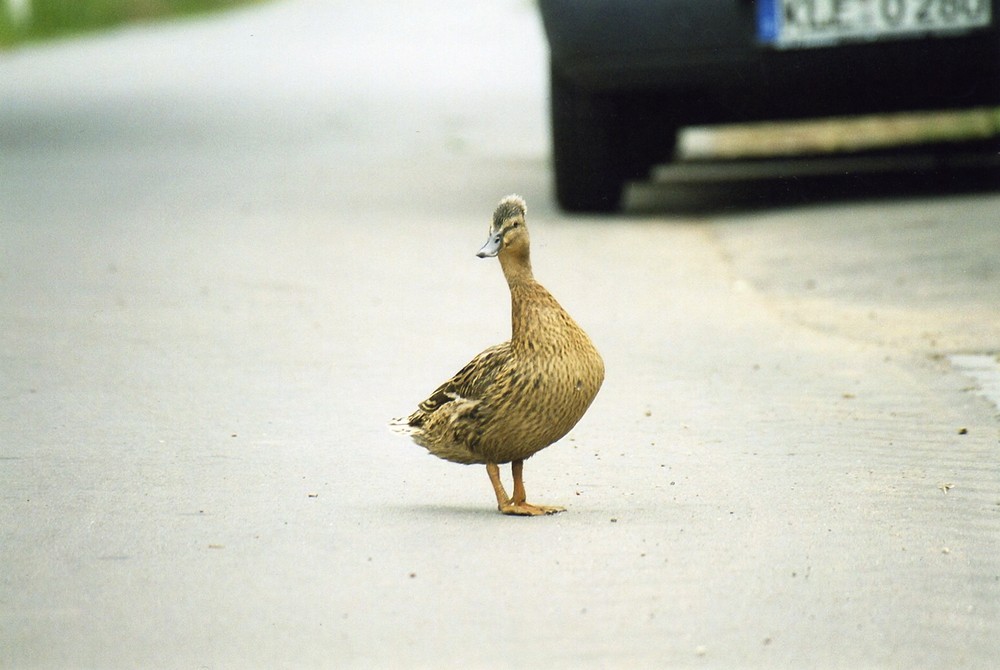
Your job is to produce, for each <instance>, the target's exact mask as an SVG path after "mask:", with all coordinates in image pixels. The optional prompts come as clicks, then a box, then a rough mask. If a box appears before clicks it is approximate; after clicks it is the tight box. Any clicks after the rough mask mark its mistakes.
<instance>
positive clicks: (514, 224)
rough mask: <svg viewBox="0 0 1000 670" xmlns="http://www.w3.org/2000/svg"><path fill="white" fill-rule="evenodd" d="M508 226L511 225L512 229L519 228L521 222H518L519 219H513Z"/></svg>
mask: <svg viewBox="0 0 1000 670" xmlns="http://www.w3.org/2000/svg"><path fill="white" fill-rule="evenodd" d="M510 227H511V228H512V229H513V228H520V227H521V222H520V221H515V222H514V223H512V224H511V225H510Z"/></svg>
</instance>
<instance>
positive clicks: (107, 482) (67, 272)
mask: <svg viewBox="0 0 1000 670" xmlns="http://www.w3.org/2000/svg"><path fill="white" fill-rule="evenodd" d="M369 4H370V3H369ZM544 59H545V50H544V42H543V40H542V36H541V32H540V27H539V24H538V21H537V17H536V16H535V14H534V11H533V7H532V5H531V3H528V2H520V1H511V2H502V3H492V4H490V5H489V6H488V7H484V8H477V9H476V10H475V11H468V10H467V8H464V7H463V10H462V11H456V10H455V7H454V6H453V5H451V4H449V3H444V2H423V3H419V4H411V5H407V6H406V7H405V8H403V7H396V6H392V7H390V6H380V7H376V8H372V7H370V6H368V5H365V4H364V3H341V2H325V1H324V2H320V1H319V0H298V1H289V2H279V3H273V4H268V5H265V6H261V7H258V8H254V9H251V10H247V11H243V12H237V13H233V14H228V15H224V16H219V17H214V18H211V19H207V20H201V21H197V22H187V23H180V24H174V25H166V26H157V27H146V28H136V29H130V30H125V31H121V32H116V33H113V34H110V35H106V36H101V37H97V38H88V39H81V40H73V41H67V42H60V43H55V44H49V45H44V46H40V47H33V48H29V49H24V50H21V51H17V52H14V53H7V54H2V55H0V90H2V91H4V94H3V96H2V97H0V149H2V154H0V218H2V226H0V288H2V290H0V322H2V323H3V328H2V331H0V366H2V367H0V426H2V431H0V492H2V493H0V501H2V502H0V565H2V566H3V569H2V570H0V667H4V668H8V667H9V668H67V667H94V668H136V667H150V668H154V667H155V668H163V667H177V668H192V667H212V668H223V667H232V668H246V667H261V668H264V667H463V668H465V667H483V668H493V667H495V668H502V667H511V666H515V665H523V666H527V667H553V668H579V667H789V668H793V667H794V668H799V667H851V668H857V667H898V668H910V667H942V666H948V667H968V668H977V667H982V668H985V667H990V666H992V665H993V663H994V661H995V657H996V655H997V653H998V652H1000V540H998V538H1000V468H998V467H997V456H998V447H1000V445H998V437H1000V424H998V418H997V411H998V410H997V407H996V406H994V405H993V404H992V403H991V402H990V400H989V398H988V397H985V396H983V395H980V394H978V393H976V386H977V384H976V382H974V381H973V380H972V379H971V378H969V377H967V376H965V375H964V374H962V373H961V372H960V371H959V370H956V369H955V368H953V367H952V365H951V363H950V359H949V355H950V354H953V353H958V352H961V353H967V354H968V353H971V354H989V353H995V352H996V351H998V350H1000V323H998V318H1000V317H998V310H996V307H995V306H996V305H997V304H998V303H997V299H998V298H1000V296H998V291H1000V289H998V286H1000V282H998V281H997V277H998V270H1000V268H998V261H997V257H996V253H995V250H996V249H997V248H1000V246H998V243H1000V239H998V236H1000V227H998V226H997V225H996V212H997V211H1000V208H998V205H1000V196H998V195H997V194H995V193H979V194H968V195H950V196H947V197H942V196H924V197H922V196H921V195H920V194H919V193H910V194H909V195H907V196H906V197H904V198H901V199H887V198H876V199H874V200H872V199H869V200H865V201H863V202H856V201H852V200H850V199H847V200H844V199H835V200H833V201H829V200H828V201H819V202H806V203H802V202H797V203H795V204H794V205H793V204H792V203H790V202H787V201H786V202H784V203H779V204H776V205H772V206H769V207H763V208H756V207H755V208H750V209H747V208H741V207H736V208H735V209H732V210H730V209H727V208H725V207H723V208H719V209H716V210H714V211H712V212H708V213H702V214H690V213H676V212H674V213H671V212H669V211H660V212H659V213H656V212H653V213H647V214H642V213H638V214H633V215H631V216H627V217H618V218H607V219H605V218H600V219H598V218H586V217H581V218H570V217H565V216H563V215H561V214H559V213H558V212H557V211H556V210H555V207H554V205H553V203H552V200H551V197H550V194H549V171H548V166H547V157H546V156H547V154H546V152H547V140H546V130H545V128H546V123H545V79H544V77H545V69H544ZM653 188H654V190H655V189H657V188H659V189H661V191H662V192H669V185H667V186H664V185H660V186H657V187H653ZM512 191H516V192H520V193H521V194H522V195H523V196H525V197H526V198H527V200H528V204H529V223H530V225H531V227H532V228H531V229H532V239H533V241H534V246H535V248H534V253H533V257H534V265H535V271H536V274H537V275H538V276H539V278H540V279H541V280H542V281H543V283H545V284H546V285H547V286H548V288H549V289H550V290H551V291H552V292H553V293H554V294H555V295H556V296H557V297H558V298H559V299H560V300H561V302H562V303H563V304H564V305H565V306H566V307H567V308H568V310H569V311H570V312H571V313H572V314H573V315H574V316H575V317H576V318H577V320H578V321H579V322H580V323H581V324H582V325H583V326H584V327H585V328H586V329H587V330H588V331H589V332H590V334H591V335H592V337H593V339H594V340H595V342H596V343H597V345H598V347H599V348H600V349H601V350H602V352H603V354H604V357H605V360H606V363H607V368H608V376H607V381H606V383H605V387H604V389H603V390H602V392H601V394H600V395H599V396H598V399H597V401H596V402H595V404H594V406H593V407H592V409H591V411H590V413H589V414H588V415H587V417H585V419H584V420H583V421H582V422H581V424H580V425H579V426H578V427H577V428H576V430H574V432H573V433H571V435H570V436H569V437H567V438H566V439H564V440H563V441H562V442H561V443H559V444H557V445H555V446H553V447H552V448H550V449H548V450H546V451H544V452H542V453H541V454H539V455H538V456H536V457H535V458H533V459H531V460H530V461H529V462H528V463H527V465H526V479H527V486H528V491H529V494H530V495H531V496H532V497H534V498H536V499H537V500H539V501H544V502H546V503H549V504H559V505H565V506H567V507H568V508H569V511H568V512H567V513H565V514H560V515H557V516H554V517H546V518H536V519H519V518H509V517H503V516H501V515H499V514H497V513H496V512H495V510H494V508H493V503H492V492H491V490H490V488H489V483H488V480H487V478H486V474H485V472H484V471H483V470H482V469H481V468H478V467H460V466H455V465H452V464H448V463H444V462H441V461H438V460H436V459H433V458H431V457H429V456H427V455H426V454H425V453H424V452H423V451H422V450H421V449H420V448H418V447H416V446H415V445H412V444H409V443H407V442H405V441H403V440H401V439H400V438H398V437H395V436H393V435H392V434H390V433H389V431H388V430H387V428H386V422H387V420H388V419H389V418H391V417H393V416H398V415H400V414H402V413H405V412H407V411H409V410H410V409H411V407H412V406H413V405H414V403H416V402H417V401H419V400H420V399H421V398H422V397H423V396H424V395H425V394H426V393H427V392H428V391H430V390H431V389H433V388H434V386H435V385H436V384H437V383H439V382H440V381H442V380H443V379H444V378H446V377H447V375H449V374H451V373H452V372H454V371H455V370H456V369H457V368H458V366H460V365H461V364H463V363H464V362H465V361H466V360H468V358H469V357H470V356H471V355H473V354H474V353H476V352H478V351H479V350H480V349H482V348H483V347H485V346H486V345H488V344H492V343H494V342H497V341H500V340H502V339H505V338H506V336H507V334H508V328H509V325H508V319H509V306H508V302H507V295H506V287H505V286H504V284H503V280H502V277H501V275H500V271H499V268H498V267H497V265H496V263H495V262H494V261H491V260H487V261H483V260H479V259H476V258H475V257H474V253H475V251H476V250H477V249H478V248H479V246H480V245H481V243H482V241H483V240H484V239H485V235H486V231H487V226H488V222H489V215H490V213H491V211H492V208H493V206H494V204H495V203H496V201H497V200H498V199H499V198H500V197H502V196H503V195H505V194H507V193H509V192H512Z"/></svg>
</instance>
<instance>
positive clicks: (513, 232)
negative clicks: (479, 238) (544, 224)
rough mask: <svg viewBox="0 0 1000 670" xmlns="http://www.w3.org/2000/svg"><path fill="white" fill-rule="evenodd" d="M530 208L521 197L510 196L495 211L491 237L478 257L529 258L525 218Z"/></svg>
mask: <svg viewBox="0 0 1000 670" xmlns="http://www.w3.org/2000/svg"><path fill="white" fill-rule="evenodd" d="M527 212H528V206H527V205H525V204H524V199H523V198H521V196H519V195H508V196H507V197H506V198H504V199H503V200H501V201H500V204H499V205H497V208H496V209H495V210H494V211H493V223H492V224H491V225H490V237H489V239H488V240H486V244H484V245H483V248H482V249H480V250H479V253H477V254H476V255H477V256H479V257H480V258H486V257H488V256H496V255H497V254H500V253H503V254H504V255H505V256H506V255H514V256H523V257H524V258H525V260H527V256H528V228H527V226H526V225H525V223H524V217H525V215H526V214H527Z"/></svg>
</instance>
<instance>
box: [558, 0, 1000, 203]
mask: <svg viewBox="0 0 1000 670" xmlns="http://www.w3.org/2000/svg"><path fill="white" fill-rule="evenodd" d="M539 5H540V8H541V13H542V19H543V21H544V24H545V32H546V36H547V38H548V42H549V47H550V54H551V86H552V91H551V103H552V109H551V113H552V138H553V158H554V163H555V182H556V195H557V197H558V200H559V203H560V205H561V206H562V207H563V208H565V209H567V210H571V211H612V210H615V209H617V208H618V206H619V201H620V199H621V195H622V190H623V188H624V185H625V183H626V182H627V181H628V180H632V179H641V178H643V177H644V176H645V175H647V174H648V171H649V169H650V168H651V167H652V166H653V165H654V164H657V163H662V162H666V161H668V160H670V158H671V156H672V153H673V149H674V145H675V143H676V141H677V139H676V138H677V130H678V128H679V127H681V126H686V125H693V124H699V125H705V124H713V123H734V122H749V121H762V120H787V119H802V118H810V117H828V116H841V115H854V114H873V113H884V112H897V111H916V110H938V109H963V108H970V107H976V106H994V105H998V104H1000V0H756V1H752V0H539Z"/></svg>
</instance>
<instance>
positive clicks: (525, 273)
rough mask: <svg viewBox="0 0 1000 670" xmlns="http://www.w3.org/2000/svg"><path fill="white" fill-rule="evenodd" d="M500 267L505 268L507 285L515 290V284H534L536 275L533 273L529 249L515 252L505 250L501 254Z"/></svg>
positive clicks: (504, 274) (504, 273)
mask: <svg viewBox="0 0 1000 670" xmlns="http://www.w3.org/2000/svg"><path fill="white" fill-rule="evenodd" d="M499 258H500V267H501V268H503V276H504V277H505V278H506V279H507V286H509V287H510V290H511V291H513V290H514V287H515V286H523V285H525V284H533V283H534V282H535V276H534V275H533V274H532V273H531V256H530V255H529V253H528V250H527V249H524V250H523V251H520V253H515V252H513V251H508V250H506V249H505V250H504V251H501V252H500V254H499Z"/></svg>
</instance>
